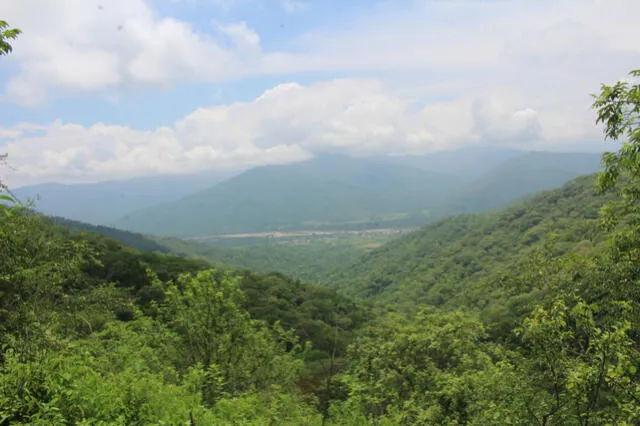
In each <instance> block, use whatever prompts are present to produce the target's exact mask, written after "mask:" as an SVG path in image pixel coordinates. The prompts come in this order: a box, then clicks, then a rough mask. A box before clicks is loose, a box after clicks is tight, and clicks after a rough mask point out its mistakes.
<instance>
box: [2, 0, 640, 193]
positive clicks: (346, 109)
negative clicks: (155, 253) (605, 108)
mask: <svg viewBox="0 0 640 426" xmlns="http://www.w3.org/2000/svg"><path fill="white" fill-rule="evenodd" d="M104 4H105V6H104V8H102V9H99V8H98V7H97V6H96V4H94V3H92V2H87V1H85V0H55V1H44V0H21V1H14V2H1V3H0V16H3V18H6V19H7V20H8V21H9V22H11V24H12V25H15V26H18V27H21V28H22V29H23V30H24V31H25V32H24V35H23V36H22V37H21V38H20V39H19V41H18V42H17V43H16V49H15V54H14V55H12V56H11V57H10V59H9V60H11V61H15V62H16V63H17V64H18V66H19V68H20V71H19V73H18V74H16V75H15V76H14V77H13V78H12V79H11V80H9V82H8V84H7V86H6V94H7V96H9V97H10V99H12V100H13V101H18V102H20V103H23V104H37V103H40V102H43V101H45V100H46V99H47V98H48V97H50V96H52V95H54V94H59V93H62V94H64V93H83V92H102V93H104V92H107V95H108V96H109V97H110V99H113V100H115V99H120V101H121V102H126V90H127V89H129V88H132V87H150V88H155V87H158V86H166V85H170V84H172V83H173V82H175V81H189V82H220V81H224V80H226V79H234V78H241V77H245V76H248V75H269V76H274V75H277V76H281V78H282V79H284V80H285V81H286V80H288V81H292V80H293V81H295V80H296V78H295V77H291V75H292V74H296V73H300V72H323V73H325V75H329V76H336V77H337V76H340V75H343V73H346V72H348V73H349V75H359V74H360V73H366V75H384V79H385V83H383V82H381V80H380V79H379V78H378V79H362V78H353V79H336V78H332V77H328V79H329V80H328V81H325V82H317V83H315V84H311V85H300V84H297V83H288V84H281V85H278V86H276V87H274V88H272V89H271V90H267V91H265V92H264V93H263V94H262V95H261V96H259V97H256V99H255V100H253V101H252V102H239V103H230V104H227V105H219V106H216V107H203V108H199V109H196V110H195V111H194V112H193V113H191V114H189V115H187V116H185V117H183V118H181V119H179V120H177V121H176V122H175V123H172V124H169V123H168V124H167V126H166V127H162V128H159V129H153V130H149V131H146V132H143V131H135V130H132V129H130V128H127V127H124V126H111V125H103V124H96V125H94V126H86V127H84V126H79V125H74V124H69V123H67V124H65V123H63V122H55V123H53V124H51V125H48V126H44V127H40V128H27V127H28V126H26V125H22V127H19V126H13V127H10V128H4V129H0V138H6V140H8V141H9V142H7V145H6V146H7V150H8V151H9V153H10V154H11V161H12V164H14V166H15V167H16V168H17V169H18V171H17V172H16V173H14V180H15V181H16V182H20V183H23V182H34V181H44V180H52V179H63V180H78V181H81V180H98V179H105V178H108V177H112V176H116V177H131V176H135V175H143V174H148V173H152V172H166V173H172V172H183V171H184V172H186V171H191V170H198V169H203V168H209V167H218V166H224V167H240V166H247V165H255V164H266V163H272V162H283V161H285V162H286V161H295V160H297V159H300V158H305V157H306V156H308V155H311V154H312V153H314V152H318V151H323V150H336V151H343V152H350V153H353V154H361V155H365V154H384V153H422V152H428V151H431V150H437V149H445V148H452V147H458V146H463V145H468V144H477V143H494V144H501V145H511V146H513V145H518V146H523V145H524V146H527V147H531V148H540V149H557V148H558V147H570V148H573V149H587V147H586V146H585V145H584V144H585V143H587V142H591V141H594V140H597V139H598V138H600V132H599V131H598V129H597V128H596V127H595V126H594V125H593V122H594V117H593V113H592V112H591V111H590V108H589V106H590V103H591V99H590V98H589V96H588V94H589V93H590V92H593V91H596V90H597V88H598V86H599V84H600V82H602V81H607V80H609V81H610V80H613V79H618V78H621V77H624V75H625V74H626V72H627V71H628V70H629V69H632V68H634V67H638V64H639V63H640V45H638V44H637V40H638V39H639V38H640V26H638V25H637V22H636V21H637V16H638V14H640V2H638V1H637V0H607V1H602V0H540V1H526V0H512V1H493V2H478V1H473V0H457V1H417V0H416V1H414V2H413V3H412V4H413V6H411V7H409V8H403V7H400V6H398V4H399V3H397V2H381V3H379V4H378V6H377V7H376V8H373V9H372V10H371V11H370V13H369V14H363V15H362V16H360V17H358V18H357V19H355V20H352V21H349V22H344V23H342V24H335V25H327V26H326V27H323V28H322V29H318V30H309V32H307V33H306V34H304V35H301V36H299V37H296V38H295V39H294V40H291V43H290V45H284V47H282V50H280V51H269V50H268V49H267V48H266V47H265V46H269V45H270V44H269V43H267V42H266V38H267V37H268V34H258V33H257V32H256V31H255V30H254V29H252V28H250V27H249V26H248V25H247V23H245V22H242V21H240V22H234V23H228V22H226V23H215V24H212V25H211V33H210V34H205V33H201V32H197V31H196V30H194V28H193V27H192V26H191V25H190V24H189V23H187V22H183V21H180V20H177V19H174V18H170V17H160V16H158V15H156V14H155V13H154V11H153V9H152V8H151V7H150V6H149V4H148V3H147V2H146V1H145V0H111V1H110V2H104ZM275 4H276V6H275V7H279V6H278V3H275ZM292 4H293V3H292ZM280 6H282V7H286V6H284V3H280ZM294 7H295V6H294ZM34 9H37V10H39V13H38V14H34V13H33V10H34ZM263 39H264V43H263ZM278 45H279V46H283V44H282V43H279V44H278ZM284 76H286V77H284ZM71 121H72V120H71ZM25 126H26V127H25ZM588 149H592V146H589V147H588ZM0 151H2V150H0Z"/></svg>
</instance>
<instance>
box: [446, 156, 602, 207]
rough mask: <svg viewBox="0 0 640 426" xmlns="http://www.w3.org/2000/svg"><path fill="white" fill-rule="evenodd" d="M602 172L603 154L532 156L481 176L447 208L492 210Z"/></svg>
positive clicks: (521, 157)
mask: <svg viewBox="0 0 640 426" xmlns="http://www.w3.org/2000/svg"><path fill="white" fill-rule="evenodd" d="M599 169H600V154H589V153H573V152H572V153H559V152H536V151H534V152H528V153H525V154H521V155H519V156H516V157H514V158H511V159H510V160H508V161H506V162H503V163H502V164H500V165H498V166H497V167H496V168H494V169H492V170H490V171H488V172H486V173H484V174H483V175H481V176H479V177H478V178H477V179H476V180H474V181H473V182H472V183H471V184H469V185H467V186H465V187H464V188H463V189H462V190H461V191H460V192H459V193H457V194H456V195H455V196H454V197H453V200H452V201H451V203H450V204H449V205H448V206H447V208H449V209H450V210H451V211H454V212H457V213H463V212H469V213H471V212H478V211H484V210H489V209H492V208H495V207H500V206H504V205H506V204H507V203H509V202H513V201H514V200H517V199H518V198H521V197H524V196H528V195H531V194H535V193H536V192H539V191H544V190H547V189H553V188H557V187H558V186H560V185H562V184H563V183H565V182H567V181H568V180H571V179H573V178H575V177H577V176H581V175H586V174H591V173H595V172H597V171H598V170H599ZM456 207H457V208H456Z"/></svg>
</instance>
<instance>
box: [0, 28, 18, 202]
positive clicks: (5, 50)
mask: <svg viewBox="0 0 640 426" xmlns="http://www.w3.org/2000/svg"><path fill="white" fill-rule="evenodd" d="M21 32H22V31H20V30H19V29H17V28H10V27H9V24H8V23H7V22H6V21H3V20H1V19H0V56H2V55H8V54H9V53H11V52H12V51H13V47H12V46H11V44H10V43H9V40H15V39H16V38H18V35H20V33H21ZM6 161H7V154H0V166H4V165H6ZM2 192H7V193H8V194H9V195H6V194H2ZM3 202H4V203H9V204H13V203H15V202H16V200H15V198H14V197H13V196H12V195H11V193H10V192H9V188H7V186H6V185H5V184H4V183H3V182H2V180H0V213H2V212H4V213H7V212H8V210H7V208H6V206H5V204H3Z"/></svg>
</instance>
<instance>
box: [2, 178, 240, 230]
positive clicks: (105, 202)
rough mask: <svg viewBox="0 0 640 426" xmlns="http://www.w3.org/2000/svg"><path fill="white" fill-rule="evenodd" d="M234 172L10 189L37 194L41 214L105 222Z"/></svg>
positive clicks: (20, 194) (24, 195) (21, 195)
mask: <svg viewBox="0 0 640 426" xmlns="http://www.w3.org/2000/svg"><path fill="white" fill-rule="evenodd" d="M235 174H236V173H232V172H215V171H214V172H206V173H197V174H187V175H162V176H152V177H144V178H136V179H129V180H121V181H118V180H114V181H105V182H98V183H88V184H73V185H67V184H60V183H45V184H40V185H32V186H24V187H21V188H17V189H15V190H14V191H13V192H14V193H15V194H16V196H17V197H18V198H19V199H21V200H23V201H27V200H29V199H35V198H36V197H37V196H39V198H38V199H37V201H36V209H37V210H39V211H41V212H43V213H45V214H48V215H51V216H60V217H65V218H67V219H74V220H79V221H83V222H86V223H90V224H94V225H107V224H109V223H112V222H113V221H115V220H117V219H118V218H120V217H122V216H123V215H126V214H128V213H130V212H132V211H135V210H138V209H142V208H145V207H149V206H152V205H155V204H158V203H164V202H168V201H173V200H177V199H179V198H181V197H183V196H185V195H187V194H190V193H192V192H197V191H200V190H202V189H205V188H207V187H209V186H211V185H214V184H216V183H217V182H220V181H222V180H224V179H227V178H229V177H232V176H234V175H235Z"/></svg>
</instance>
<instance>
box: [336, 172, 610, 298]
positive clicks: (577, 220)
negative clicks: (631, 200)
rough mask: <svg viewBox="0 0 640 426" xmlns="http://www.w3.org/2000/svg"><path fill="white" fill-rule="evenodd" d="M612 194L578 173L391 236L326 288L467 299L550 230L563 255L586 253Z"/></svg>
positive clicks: (382, 295)
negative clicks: (514, 200) (495, 207)
mask: <svg viewBox="0 0 640 426" xmlns="http://www.w3.org/2000/svg"><path fill="white" fill-rule="evenodd" d="M609 199H610V196H598V195H596V193H595V175H588V176H581V177H579V178H577V179H575V180H573V181H571V182H568V183H567V184H565V185H564V186H562V187H561V188H559V189H555V190H551V191H546V192H542V193H540V194H537V195H535V196H534V197H532V198H531V199H529V200H527V201H524V202H521V203H518V204H516V205H514V206H511V207H509V208H506V209H504V210H501V211H498V212H489V213H483V214H468V215H460V216H455V217H451V218H447V219H444V220H441V221H439V222H437V223H434V224H432V225H429V226H426V227H424V228H422V229H420V230H418V231H415V232H412V233H410V234H407V235H405V236H403V237H400V238H398V239H395V240H392V241H390V242H389V243H387V244H385V245H383V246H382V247H380V248H378V249H376V250H373V251H371V252H370V253H368V254H366V255H365V256H364V257H363V258H362V259H360V260H359V261H357V262H355V263H354V264H353V265H351V266H349V267H347V268H344V269H342V270H340V271H338V272H336V273H334V274H333V275H332V276H331V277H330V278H329V279H328V280H327V285H330V286H332V287H334V288H339V289H340V290H341V291H342V292H343V293H345V294H348V295H352V296H358V297H373V298H375V299H379V300H384V301H385V302H386V303H391V302H393V303H397V304H400V305H404V306H412V307H416V306H418V305H420V304H429V305H443V304H446V303H449V302H451V300H454V299H457V300H460V298H463V299H464V297H465V296H468V292H470V291H471V290H470V289H471V288H472V287H473V286H474V285H477V283H479V282H481V281H482V280H483V279H484V278H486V277H487V276H489V275H490V274H496V273H499V272H500V271H503V270H505V271H506V270H509V269H510V268H511V267H512V266H510V265H513V264H515V261H516V259H518V258H527V257H529V256H531V254H532V253H533V252H534V250H535V249H536V248H537V247H538V246H539V245H540V244H541V243H542V242H543V241H545V239H547V238H548V237H550V236H552V235H556V243H557V244H558V247H557V248H558V250H559V251H560V252H569V251H582V252H584V251H588V250H590V249H591V248H592V247H593V245H594V244H596V242H597V238H596V236H597V233H596V231H597V227H596V224H597V223H599V219H598V212H599V210H600V208H601V207H602V206H603V205H604V204H605V203H606V202H607V201H608V200H609Z"/></svg>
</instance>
